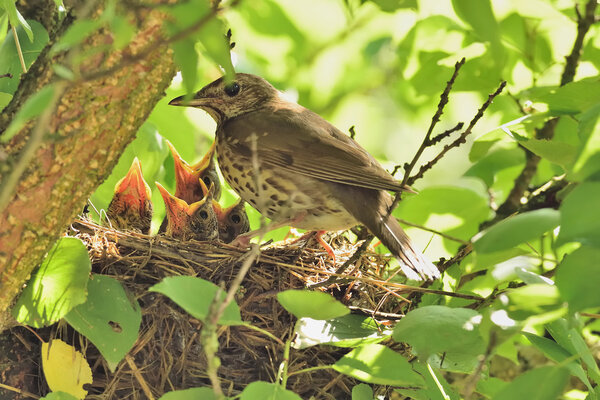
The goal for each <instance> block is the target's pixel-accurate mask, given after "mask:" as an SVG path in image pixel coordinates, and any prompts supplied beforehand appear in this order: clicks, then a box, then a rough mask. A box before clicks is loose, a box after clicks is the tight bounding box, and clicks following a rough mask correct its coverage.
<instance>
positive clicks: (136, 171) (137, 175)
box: [115, 157, 151, 202]
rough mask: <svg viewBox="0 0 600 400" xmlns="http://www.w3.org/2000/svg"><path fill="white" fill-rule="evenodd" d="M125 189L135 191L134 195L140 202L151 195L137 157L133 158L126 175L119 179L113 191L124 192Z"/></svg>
mask: <svg viewBox="0 0 600 400" xmlns="http://www.w3.org/2000/svg"><path fill="white" fill-rule="evenodd" d="M127 191H129V192H130V193H132V194H133V193H136V194H137V196H136V197H138V198H139V199H140V201H141V202H144V201H145V200H147V199H150V197H151V194H150V186H148V184H147V183H146V181H145V180H144V176H143V175H142V166H141V165H140V160H138V158H137V157H135V158H134V159H133V162H132V163H131V167H129V171H128V172H127V175H125V177H124V178H123V179H121V180H120V181H119V182H118V183H117V185H116V187H115V193H125V192H127Z"/></svg>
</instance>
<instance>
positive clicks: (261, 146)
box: [219, 107, 410, 192]
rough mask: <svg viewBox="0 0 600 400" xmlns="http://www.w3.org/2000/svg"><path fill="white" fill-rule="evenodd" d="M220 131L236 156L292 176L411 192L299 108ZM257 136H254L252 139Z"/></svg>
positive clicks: (250, 116) (259, 115) (252, 117)
mask: <svg viewBox="0 0 600 400" xmlns="http://www.w3.org/2000/svg"><path fill="white" fill-rule="evenodd" d="M219 129H221V130H222V131H223V134H224V136H225V139H226V140H228V141H229V146H232V147H233V149H232V150H233V151H234V152H235V153H237V154H241V155H244V156H251V155H252V151H251V148H252V147H253V146H252V140H253V139H252V137H255V138H256V139H255V140H256V141H257V143H256V149H257V150H256V151H257V156H258V160H259V161H260V162H261V163H266V164H268V165H272V166H275V167H279V168H284V169H285V170H287V171H290V172H296V173H298V174H302V175H307V176H311V177H314V178H318V179H322V180H325V181H330V182H337V183H343V184H347V185H352V186H359V187H365V188H370V189H377V190H391V191H396V192H397V191H401V190H410V188H409V187H406V186H402V184H401V183H400V182H398V181H397V180H395V179H394V178H393V177H392V176H391V175H390V174H389V173H388V172H387V171H386V170H385V169H384V168H383V167H382V166H381V165H380V164H379V163H378V162H377V161H376V160H375V159H374V158H373V157H372V156H371V155H370V154H369V153H368V152H367V151H366V150H365V149H363V148H362V147H361V146H360V145H359V144H358V143H356V142H355V141H354V140H353V139H351V138H350V137H349V136H347V135H345V134H343V133H342V132H340V131H339V130H338V129H337V128H335V127H334V126H333V125H331V124H330V123H329V122H327V121H326V120H324V119H323V118H321V117H320V116H319V115H318V114H315V113H314V112H312V111H310V110H308V109H305V108H302V107H299V108H297V109H293V110H288V109H280V110H273V111H272V112H271V111H269V112H267V111H266V110H264V111H263V110H261V111H259V112H251V113H247V114H244V115H241V116H238V117H236V118H233V119H231V120H228V121H227V122H225V123H224V124H223V125H222V126H221V127H220V128H219ZM252 134H255V136H252Z"/></svg>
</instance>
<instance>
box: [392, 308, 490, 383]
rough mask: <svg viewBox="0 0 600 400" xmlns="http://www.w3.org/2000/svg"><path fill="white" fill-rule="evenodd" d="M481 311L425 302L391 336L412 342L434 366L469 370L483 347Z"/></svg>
mask: <svg viewBox="0 0 600 400" xmlns="http://www.w3.org/2000/svg"><path fill="white" fill-rule="evenodd" d="M480 322H481V315H480V314H478V313H477V312H476V311H474V310H469V309H465V308H450V307H445V306H426V307H420V308H417V309H415V310H412V311H410V312H409V313H408V314H406V316H405V317H404V318H402V319H401V320H400V321H399V322H398V324H397V325H396V327H395V328H394V333H393V338H394V340H396V341H399V342H405V343H408V344H409V345H411V346H412V349H413V351H414V352H415V353H416V354H417V355H418V356H419V357H420V358H421V360H423V362H424V361H425V360H429V362H430V363H431V364H433V365H435V366H436V367H437V368H442V369H448V370H450V371H458V372H470V371H472V369H473V368H475V366H476V365H477V362H478V360H479V356H480V355H481V354H483V352H484V351H485V343H484V341H483V339H482V337H481V334H480V333H479V324H480Z"/></svg>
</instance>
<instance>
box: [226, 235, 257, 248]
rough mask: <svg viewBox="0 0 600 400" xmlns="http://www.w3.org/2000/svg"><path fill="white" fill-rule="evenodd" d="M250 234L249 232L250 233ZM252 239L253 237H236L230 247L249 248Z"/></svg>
mask: <svg viewBox="0 0 600 400" xmlns="http://www.w3.org/2000/svg"><path fill="white" fill-rule="evenodd" d="M250 233H251V232H250ZM252 238H253V235H247V234H243V235H238V237H236V238H235V239H233V241H232V242H231V243H229V245H230V246H234V247H239V248H240V249H247V248H248V247H249V246H250V239H252Z"/></svg>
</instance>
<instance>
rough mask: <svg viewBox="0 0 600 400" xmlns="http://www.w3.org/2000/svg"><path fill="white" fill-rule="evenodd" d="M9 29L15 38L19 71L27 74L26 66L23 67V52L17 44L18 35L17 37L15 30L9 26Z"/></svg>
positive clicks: (19, 44)
mask: <svg viewBox="0 0 600 400" xmlns="http://www.w3.org/2000/svg"><path fill="white" fill-rule="evenodd" d="M10 29H12V33H13V37H14V38H15V46H16V47H17V54H18V55H19V61H20V62H21V69H22V70H23V73H24V74H26V73H27V66H26V65H25V59H24V58H23V50H21V43H19V35H17V30H16V29H15V27H14V26H13V25H12V24H11V25H10Z"/></svg>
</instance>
